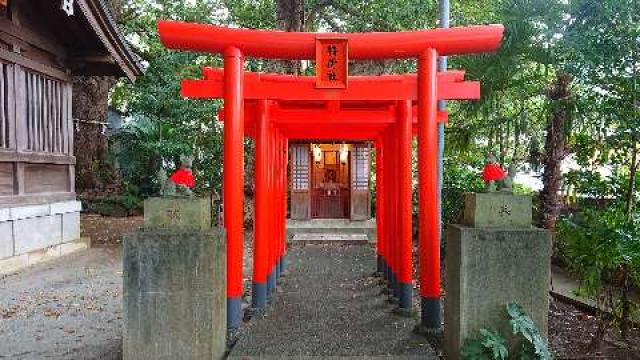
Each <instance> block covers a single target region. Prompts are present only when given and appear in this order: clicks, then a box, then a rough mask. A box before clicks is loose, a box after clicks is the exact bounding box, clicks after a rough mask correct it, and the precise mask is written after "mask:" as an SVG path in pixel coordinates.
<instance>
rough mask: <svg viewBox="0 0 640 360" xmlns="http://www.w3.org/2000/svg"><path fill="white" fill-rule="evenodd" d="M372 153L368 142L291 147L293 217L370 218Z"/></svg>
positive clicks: (311, 143) (291, 203)
mask: <svg viewBox="0 0 640 360" xmlns="http://www.w3.org/2000/svg"><path fill="white" fill-rule="evenodd" d="M370 151H371V147H370V144H369V143H366V142H349V143H347V142H343V141H327V140H324V141H319V142H313V141H304V142H295V143H293V144H291V146H290V151H289V154H290V159H289V162H290V166H291V173H290V174H291V179H290V180H291V181H290V183H289V184H290V190H291V196H290V218H291V219H293V220H310V219H349V220H367V219H370V218H371V195H370V192H369V187H370V184H369V178H370V176H371V173H370V169H371V164H370V156H369V152H370Z"/></svg>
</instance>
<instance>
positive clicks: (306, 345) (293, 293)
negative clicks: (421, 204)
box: [231, 245, 435, 359]
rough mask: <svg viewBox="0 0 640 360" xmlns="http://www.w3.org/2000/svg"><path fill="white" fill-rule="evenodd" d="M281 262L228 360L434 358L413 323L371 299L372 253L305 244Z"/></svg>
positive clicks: (374, 296)
mask: <svg viewBox="0 0 640 360" xmlns="http://www.w3.org/2000/svg"><path fill="white" fill-rule="evenodd" d="M287 259H288V267H287V271H288V275H286V276H285V277H284V278H283V281H282V283H281V285H280V287H279V290H278V293H277V294H276V299H275V301H274V303H273V304H272V305H271V307H270V309H268V311H267V313H266V315H265V316H264V317H263V318H260V319H257V318H254V319H253V320H252V321H251V322H249V323H248V324H246V325H245V327H243V328H242V329H241V332H240V334H239V340H238V342H237V343H236V345H235V347H234V348H233V350H232V351H231V356H232V357H237V358H243V357H246V356H257V355H259V356H261V357H270V356H271V357H281V356H296V357H298V356H367V357H369V356H391V355H393V356H394V357H407V356H411V355H419V356H421V357H422V358H423V359H424V358H435V355H434V352H433V350H432V349H431V347H430V346H429V344H428V343H427V342H426V340H425V338H423V337H421V336H417V335H415V334H413V333H412V330H413V326H414V325H415V323H416V319H415V318H403V317H399V316H397V315H394V314H392V313H391V309H392V308H393V307H392V306H391V305H389V304H388V303H386V301H385V297H383V296H380V295H378V293H379V291H380V287H379V286H378V285H377V282H378V280H377V279H376V278H373V277H371V276H370V275H371V273H372V271H373V270H374V269H375V265H376V264H375V255H374V253H373V250H372V249H371V248H369V247H367V246H336V245H324V246H323V245H310V246H306V247H303V248H293V249H290V250H289V253H288V256H287Z"/></svg>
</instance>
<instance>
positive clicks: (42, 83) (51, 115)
mask: <svg viewBox="0 0 640 360" xmlns="http://www.w3.org/2000/svg"><path fill="white" fill-rule="evenodd" d="M25 75H26V77H25V81H26V84H25V85H26V86H25V89H26V99H25V100H26V112H27V113H26V122H27V149H28V150H31V151H37V152H52V153H65V152H68V144H67V142H68V141H69V140H68V137H67V136H66V135H67V128H68V120H69V116H70V108H69V104H68V101H67V99H68V96H69V94H67V92H68V89H67V87H66V84H65V83H63V82H61V81H58V80H53V79H50V78H48V77H46V76H43V75H41V74H37V73H32V72H26V74H25Z"/></svg>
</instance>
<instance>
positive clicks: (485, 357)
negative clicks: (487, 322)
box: [462, 329, 509, 360]
mask: <svg viewBox="0 0 640 360" xmlns="http://www.w3.org/2000/svg"><path fill="white" fill-rule="evenodd" d="M480 336H481V337H480V339H478V340H471V341H467V342H466V343H465V346H464V348H463V349H462V357H463V359H468V360H489V359H496V360H505V359H507V357H508V356H509V350H508V349H507V341H506V340H505V339H504V337H502V335H500V333H498V332H497V331H496V330H493V329H490V330H487V329H480Z"/></svg>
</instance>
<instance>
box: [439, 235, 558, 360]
mask: <svg viewBox="0 0 640 360" xmlns="http://www.w3.org/2000/svg"><path fill="white" fill-rule="evenodd" d="M445 253H446V258H445V266H446V269H447V272H446V286H447V288H446V290H447V296H446V297H445V307H444V310H445V311H444V314H445V339H444V340H445V341H444V342H445V344H444V345H445V352H446V354H447V357H448V358H449V359H454V360H455V359H459V358H460V349H461V347H462V346H463V344H464V342H465V340H466V339H468V338H473V337H475V336H478V334H479V331H480V329H481V328H494V329H497V330H498V331H500V333H502V334H504V335H505V336H507V340H508V341H509V345H510V347H511V348H512V349H514V348H516V347H519V344H518V343H517V341H516V340H515V338H513V337H512V336H509V335H510V334H511V333H512V332H511V329H510V327H509V323H508V316H507V313H506V304H508V303H510V302H516V303H518V304H520V305H521V306H522V307H523V308H524V310H525V311H526V312H527V313H528V314H529V315H530V316H531V318H532V319H533V321H534V322H535V324H536V325H537V326H538V328H539V329H540V331H541V333H542V334H543V336H544V337H546V335H547V316H548V310H549V297H548V292H549V279H550V254H551V234H550V233H549V232H548V231H545V230H540V229H535V228H530V229H477V228H470V227H464V226H459V225H451V226H449V227H448V229H447V242H446V252H445Z"/></svg>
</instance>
